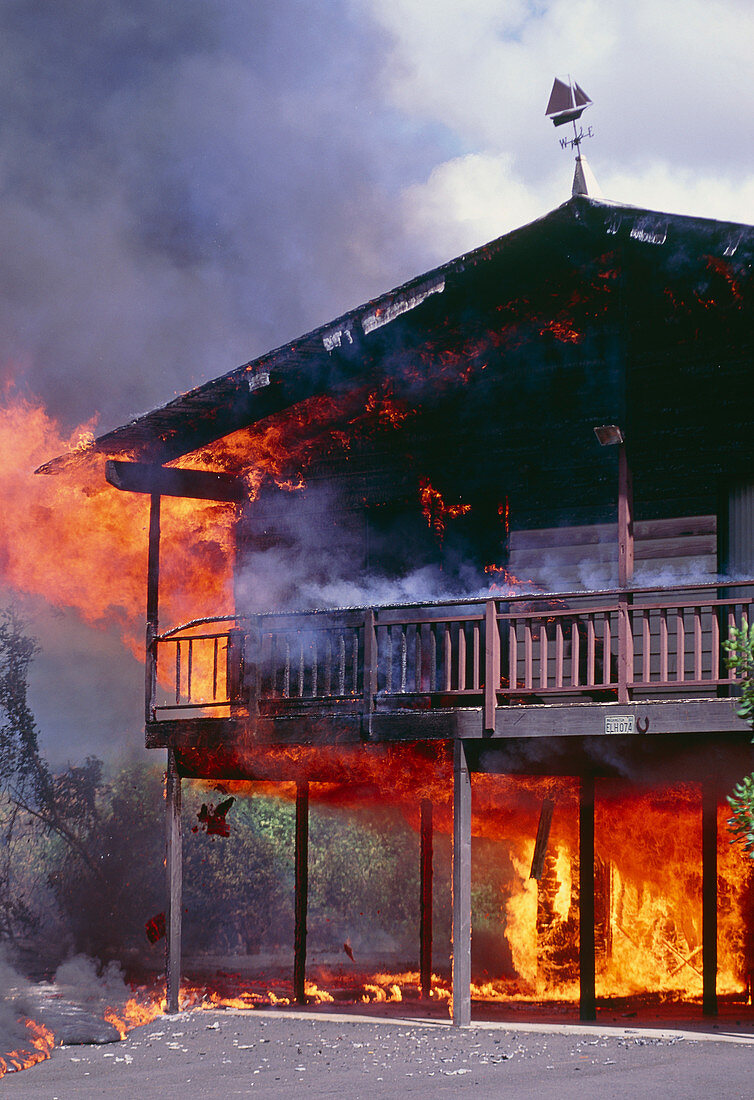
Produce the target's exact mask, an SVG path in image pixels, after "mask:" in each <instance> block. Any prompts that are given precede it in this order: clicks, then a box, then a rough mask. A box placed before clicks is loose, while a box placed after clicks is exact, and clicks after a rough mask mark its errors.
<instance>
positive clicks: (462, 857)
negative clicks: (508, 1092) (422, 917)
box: [453, 739, 471, 1027]
mask: <svg viewBox="0 0 754 1100" xmlns="http://www.w3.org/2000/svg"><path fill="white" fill-rule="evenodd" d="M470 1023H471V776H470V775H469V767H468V763H467V761H466V750H465V748H464V744H463V741H461V740H460V739H458V740H456V742H455V746H454V756H453V1025H454V1027H468V1026H469V1024H470Z"/></svg>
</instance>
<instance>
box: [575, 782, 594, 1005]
mask: <svg viewBox="0 0 754 1100" xmlns="http://www.w3.org/2000/svg"><path fill="white" fill-rule="evenodd" d="M594 950H595V936H594V776H591V775H582V777H581V781H580V787H579V1018H580V1019H582V1020H596V1019H597V997H596V992H595V965H594Z"/></svg>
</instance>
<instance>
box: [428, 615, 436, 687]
mask: <svg viewBox="0 0 754 1100" xmlns="http://www.w3.org/2000/svg"><path fill="white" fill-rule="evenodd" d="M429 690H430V691H437V627H436V625H435V624H434V623H431V624H430V627H429Z"/></svg>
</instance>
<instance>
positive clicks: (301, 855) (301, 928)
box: [293, 779, 309, 1005]
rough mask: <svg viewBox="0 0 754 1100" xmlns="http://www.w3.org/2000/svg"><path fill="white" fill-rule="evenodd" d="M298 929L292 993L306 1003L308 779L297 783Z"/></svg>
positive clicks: (296, 895)
mask: <svg viewBox="0 0 754 1100" xmlns="http://www.w3.org/2000/svg"><path fill="white" fill-rule="evenodd" d="M295 864H296V866H295V921H296V924H295V932H294V940H293V994H294V996H295V998H296V1004H299V1005H303V1004H306V989H305V985H306V910H307V904H308V900H309V782H308V780H306V779H301V780H299V781H298V782H297V783H296V853H295Z"/></svg>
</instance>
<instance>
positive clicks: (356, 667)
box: [351, 630, 359, 695]
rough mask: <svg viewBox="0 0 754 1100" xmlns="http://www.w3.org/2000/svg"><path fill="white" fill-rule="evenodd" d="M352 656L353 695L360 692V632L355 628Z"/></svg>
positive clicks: (352, 638) (352, 639)
mask: <svg viewBox="0 0 754 1100" xmlns="http://www.w3.org/2000/svg"><path fill="white" fill-rule="evenodd" d="M351 645H352V647H353V648H352V650H351V658H352V662H351V663H352V671H353V687H352V688H351V694H352V695H358V694H359V632H358V630H354V631H352V632H351Z"/></svg>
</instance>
